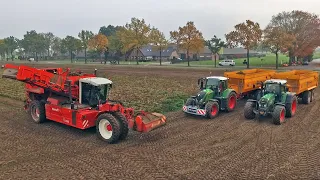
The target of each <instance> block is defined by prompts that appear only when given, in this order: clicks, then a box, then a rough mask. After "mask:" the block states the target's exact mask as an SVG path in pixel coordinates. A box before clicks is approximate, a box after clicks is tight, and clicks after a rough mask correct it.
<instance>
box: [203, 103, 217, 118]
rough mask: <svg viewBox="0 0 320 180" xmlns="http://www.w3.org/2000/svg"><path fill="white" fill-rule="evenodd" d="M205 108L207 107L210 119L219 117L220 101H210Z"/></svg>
mask: <svg viewBox="0 0 320 180" xmlns="http://www.w3.org/2000/svg"><path fill="white" fill-rule="evenodd" d="M205 108H206V113H207V117H208V118H210V119H213V118H215V117H217V116H218V114H219V111H220V107H219V104H218V102H212V101H209V102H208V103H207V104H206V107H205Z"/></svg>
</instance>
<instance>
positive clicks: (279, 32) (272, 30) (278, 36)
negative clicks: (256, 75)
mask: <svg viewBox="0 0 320 180" xmlns="http://www.w3.org/2000/svg"><path fill="white" fill-rule="evenodd" d="M263 38H264V39H263V44H264V45H265V46H266V47H268V48H269V49H270V51H271V52H272V53H274V54H275V55H276V69H278V67H279V52H286V51H287V50H288V49H289V48H291V46H292V43H293V42H294V41H295V37H294V36H293V35H292V34H288V33H286V32H285V31H284V30H283V29H281V28H280V27H272V26H267V28H266V29H265V30H264V37H263Z"/></svg>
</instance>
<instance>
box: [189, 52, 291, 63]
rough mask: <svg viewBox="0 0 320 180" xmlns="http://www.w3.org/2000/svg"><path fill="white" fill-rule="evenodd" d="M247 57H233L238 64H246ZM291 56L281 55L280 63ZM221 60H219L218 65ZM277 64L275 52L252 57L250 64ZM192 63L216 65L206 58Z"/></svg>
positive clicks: (286, 60)
mask: <svg viewBox="0 0 320 180" xmlns="http://www.w3.org/2000/svg"><path fill="white" fill-rule="evenodd" d="M244 59H246V58H240V59H233V60H234V61H235V62H236V66H244V65H243V64H242V63H243V60H244ZM288 61H289V58H288V57H287V56H286V55H283V54H281V55H279V64H281V62H282V63H284V62H288ZM187 63H188V62H184V63H183V64H187ZM218 63H219V61H218V60H217V66H218ZM275 64H276V56H275V55H274V54H267V56H266V57H261V58H258V57H251V58H250V65H252V66H275ZM190 65H191V66H192V65H194V66H196V65H202V66H214V61H213V60H204V61H192V62H190Z"/></svg>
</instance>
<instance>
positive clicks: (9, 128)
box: [0, 66, 320, 179]
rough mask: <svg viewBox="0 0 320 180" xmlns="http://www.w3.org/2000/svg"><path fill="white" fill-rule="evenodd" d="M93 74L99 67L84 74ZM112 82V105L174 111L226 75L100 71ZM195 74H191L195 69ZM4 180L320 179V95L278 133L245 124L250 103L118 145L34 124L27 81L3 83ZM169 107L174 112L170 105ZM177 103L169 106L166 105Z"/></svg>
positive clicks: (262, 123)
mask: <svg viewBox="0 0 320 180" xmlns="http://www.w3.org/2000/svg"><path fill="white" fill-rule="evenodd" d="M79 68H80V69H81V70H84V71H93V69H94V67H91V66H90V67H79ZM98 70H99V74H98V75H100V76H106V77H109V78H110V79H111V80H112V81H114V88H113V90H112V93H111V95H112V99H117V100H121V101H124V102H125V104H126V105H127V106H133V107H135V108H138V109H146V110H149V111H162V112H168V111H172V110H177V108H178V107H179V106H180V105H181V103H182V102H177V103H174V102H175V101H183V100H185V99H184V98H185V97H187V96H189V95H191V94H193V93H195V92H196V91H197V86H196V80H197V79H198V78H199V77H201V76H208V75H210V72H211V74H214V75H218V74H220V75H222V73H223V72H222V71H212V70H201V69H197V70H196V69H192V70H189V69H169V68H146V67H144V68H129V67H117V66H116V67H105V68H99V69H98ZM190 71H192V73H191V72H190ZM0 90H1V91H0V95H1V98H0V112H1V115H2V118H1V126H0V179H89V178H92V179H100V178H101V179H319V178H320V151H319V149H320V134H319V133H320V118H319V112H320V109H319V108H320V91H319V89H317V90H316V92H315V96H316V100H315V101H313V102H312V103H311V104H309V105H303V104H299V106H298V110H297V114H296V116H295V117H293V118H291V119H289V120H288V122H287V123H285V124H284V125H281V126H276V125H274V124H272V122H271V119H268V118H265V119H261V120H259V121H258V120H246V119H245V118H244V117H243V106H244V103H245V101H244V100H242V101H240V102H239V106H238V107H237V108H236V110H235V111H234V112H231V113H221V114H220V115H219V116H218V117H217V118H216V119H214V120H208V119H204V118H201V117H195V116H186V115H184V114H183V113H182V111H181V110H180V109H181V108H180V109H178V110H177V111H175V112H169V113H167V114H166V116H167V118H168V122H167V125H166V126H164V127H162V128H159V129H156V130H154V131H151V132H149V133H145V134H140V133H137V132H132V131H130V133H129V136H128V138H127V139H126V140H125V141H121V142H120V143H118V144H113V145H110V144H106V143H104V142H102V141H100V140H99V139H97V137H96V134H95V129H94V128H93V129H88V130H85V131H82V130H78V129H75V128H72V127H68V126H65V125H61V124H58V123H55V122H51V121H48V122H45V123H43V124H35V123H33V122H32V121H31V120H30V119H29V117H28V115H27V114H26V113H25V112H24V110H23V103H22V102H21V100H23V98H24V97H23V96H24V91H23V84H22V83H19V82H14V81H11V80H6V79H1V80H0ZM166 105H167V106H166ZM169 105H170V108H168V106H169Z"/></svg>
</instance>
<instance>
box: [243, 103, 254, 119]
mask: <svg viewBox="0 0 320 180" xmlns="http://www.w3.org/2000/svg"><path fill="white" fill-rule="evenodd" d="M254 108H255V103H254V102H246V104H245V105H244V117H245V118H246V119H254V118H255V117H256V114H255V113H254V112H253V110H254Z"/></svg>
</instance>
